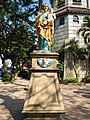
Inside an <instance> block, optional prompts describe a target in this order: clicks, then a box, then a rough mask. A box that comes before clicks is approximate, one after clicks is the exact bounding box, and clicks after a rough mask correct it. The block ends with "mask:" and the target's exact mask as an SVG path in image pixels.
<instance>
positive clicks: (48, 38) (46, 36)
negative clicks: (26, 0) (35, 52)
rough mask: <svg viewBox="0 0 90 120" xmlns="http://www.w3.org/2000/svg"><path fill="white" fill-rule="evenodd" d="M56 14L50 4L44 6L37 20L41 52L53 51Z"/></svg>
mask: <svg viewBox="0 0 90 120" xmlns="http://www.w3.org/2000/svg"><path fill="white" fill-rule="evenodd" d="M54 19H55V14H54V13H53V9H52V8H49V7H48V4H43V5H42V6H41V8H40V11H39V14H38V16H37V19H36V29H37V37H38V48H39V50H51V45H52V37H53V34H54Z"/></svg>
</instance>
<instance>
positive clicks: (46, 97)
mask: <svg viewBox="0 0 90 120" xmlns="http://www.w3.org/2000/svg"><path fill="white" fill-rule="evenodd" d="M39 57H40V58H49V59H50V60H51V61H52V64H51V65H50V66H48V67H46V68H42V67H41V66H39V65H38V63H37V60H38V58H39ZM57 57H58V54H55V53H54V54H53V53H51V54H50V53H46V54H45V53H44V54H42V53H36V54H35V53H33V54H32V68H31V78H30V82H29V87H28V92H27V97H26V100H25V104H24V108H23V113H24V114H25V115H26V117H27V118H28V119H29V120H59V116H60V114H64V113H65V110H64V105H63V100H62V95H61V93H60V87H59V81H58V77H57V60H56V58H57ZM28 119H27V120H28Z"/></svg>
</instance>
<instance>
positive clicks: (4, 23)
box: [0, 0, 38, 64]
mask: <svg viewBox="0 0 90 120" xmlns="http://www.w3.org/2000/svg"><path fill="white" fill-rule="evenodd" d="M37 9H38V7H37V4H36V3H35V2H34V0H29V1H28V0H25V1H23V0H14V1H13V0H12V1H11V0H6V1H5V0H2V1H1V4H0V50H1V51H0V54H1V53H2V54H3V55H4V59H7V58H10V59H12V61H13V63H16V64H20V61H21V62H24V61H27V60H28V57H29V53H30V52H32V50H33V49H34V48H35V44H34V43H35V24H34V23H35V16H36V14H37V11H38V10H37Z"/></svg>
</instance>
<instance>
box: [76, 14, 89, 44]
mask: <svg viewBox="0 0 90 120" xmlns="http://www.w3.org/2000/svg"><path fill="white" fill-rule="evenodd" d="M84 21H85V22H84V23H83V24H82V26H81V28H80V29H79V30H78V32H77V33H78V35H79V34H80V33H81V35H82V37H83V38H84V42H85V44H88V43H89V42H90V17H89V16H85V17H84Z"/></svg>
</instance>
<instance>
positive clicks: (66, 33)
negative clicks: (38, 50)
mask: <svg viewBox="0 0 90 120" xmlns="http://www.w3.org/2000/svg"><path fill="white" fill-rule="evenodd" d="M53 6H54V10H55V14H56V16H57V19H56V20H55V34H54V38H55V40H56V43H57V44H58V45H59V46H62V45H63V44H66V43H68V42H69V41H70V40H71V39H73V38H75V39H76V40H79V44H80V46H84V41H83V38H82V37H81V36H78V35H77V31H78V29H79V28H81V25H82V23H83V22H84V21H85V19H84V16H90V0H56V1H54V3H53ZM71 64H72V61H69V58H68V53H67V52H65V55H64V78H68V77H69V78H71V77H76V76H75V71H74V69H73V68H72V69H70V66H72V65H71ZM81 64H82V63H79V66H78V67H77V72H78V73H79V74H80V75H79V77H80V78H83V77H84V76H85V73H86V68H84V69H83V70H82V67H81V66H82V65H81Z"/></svg>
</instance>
